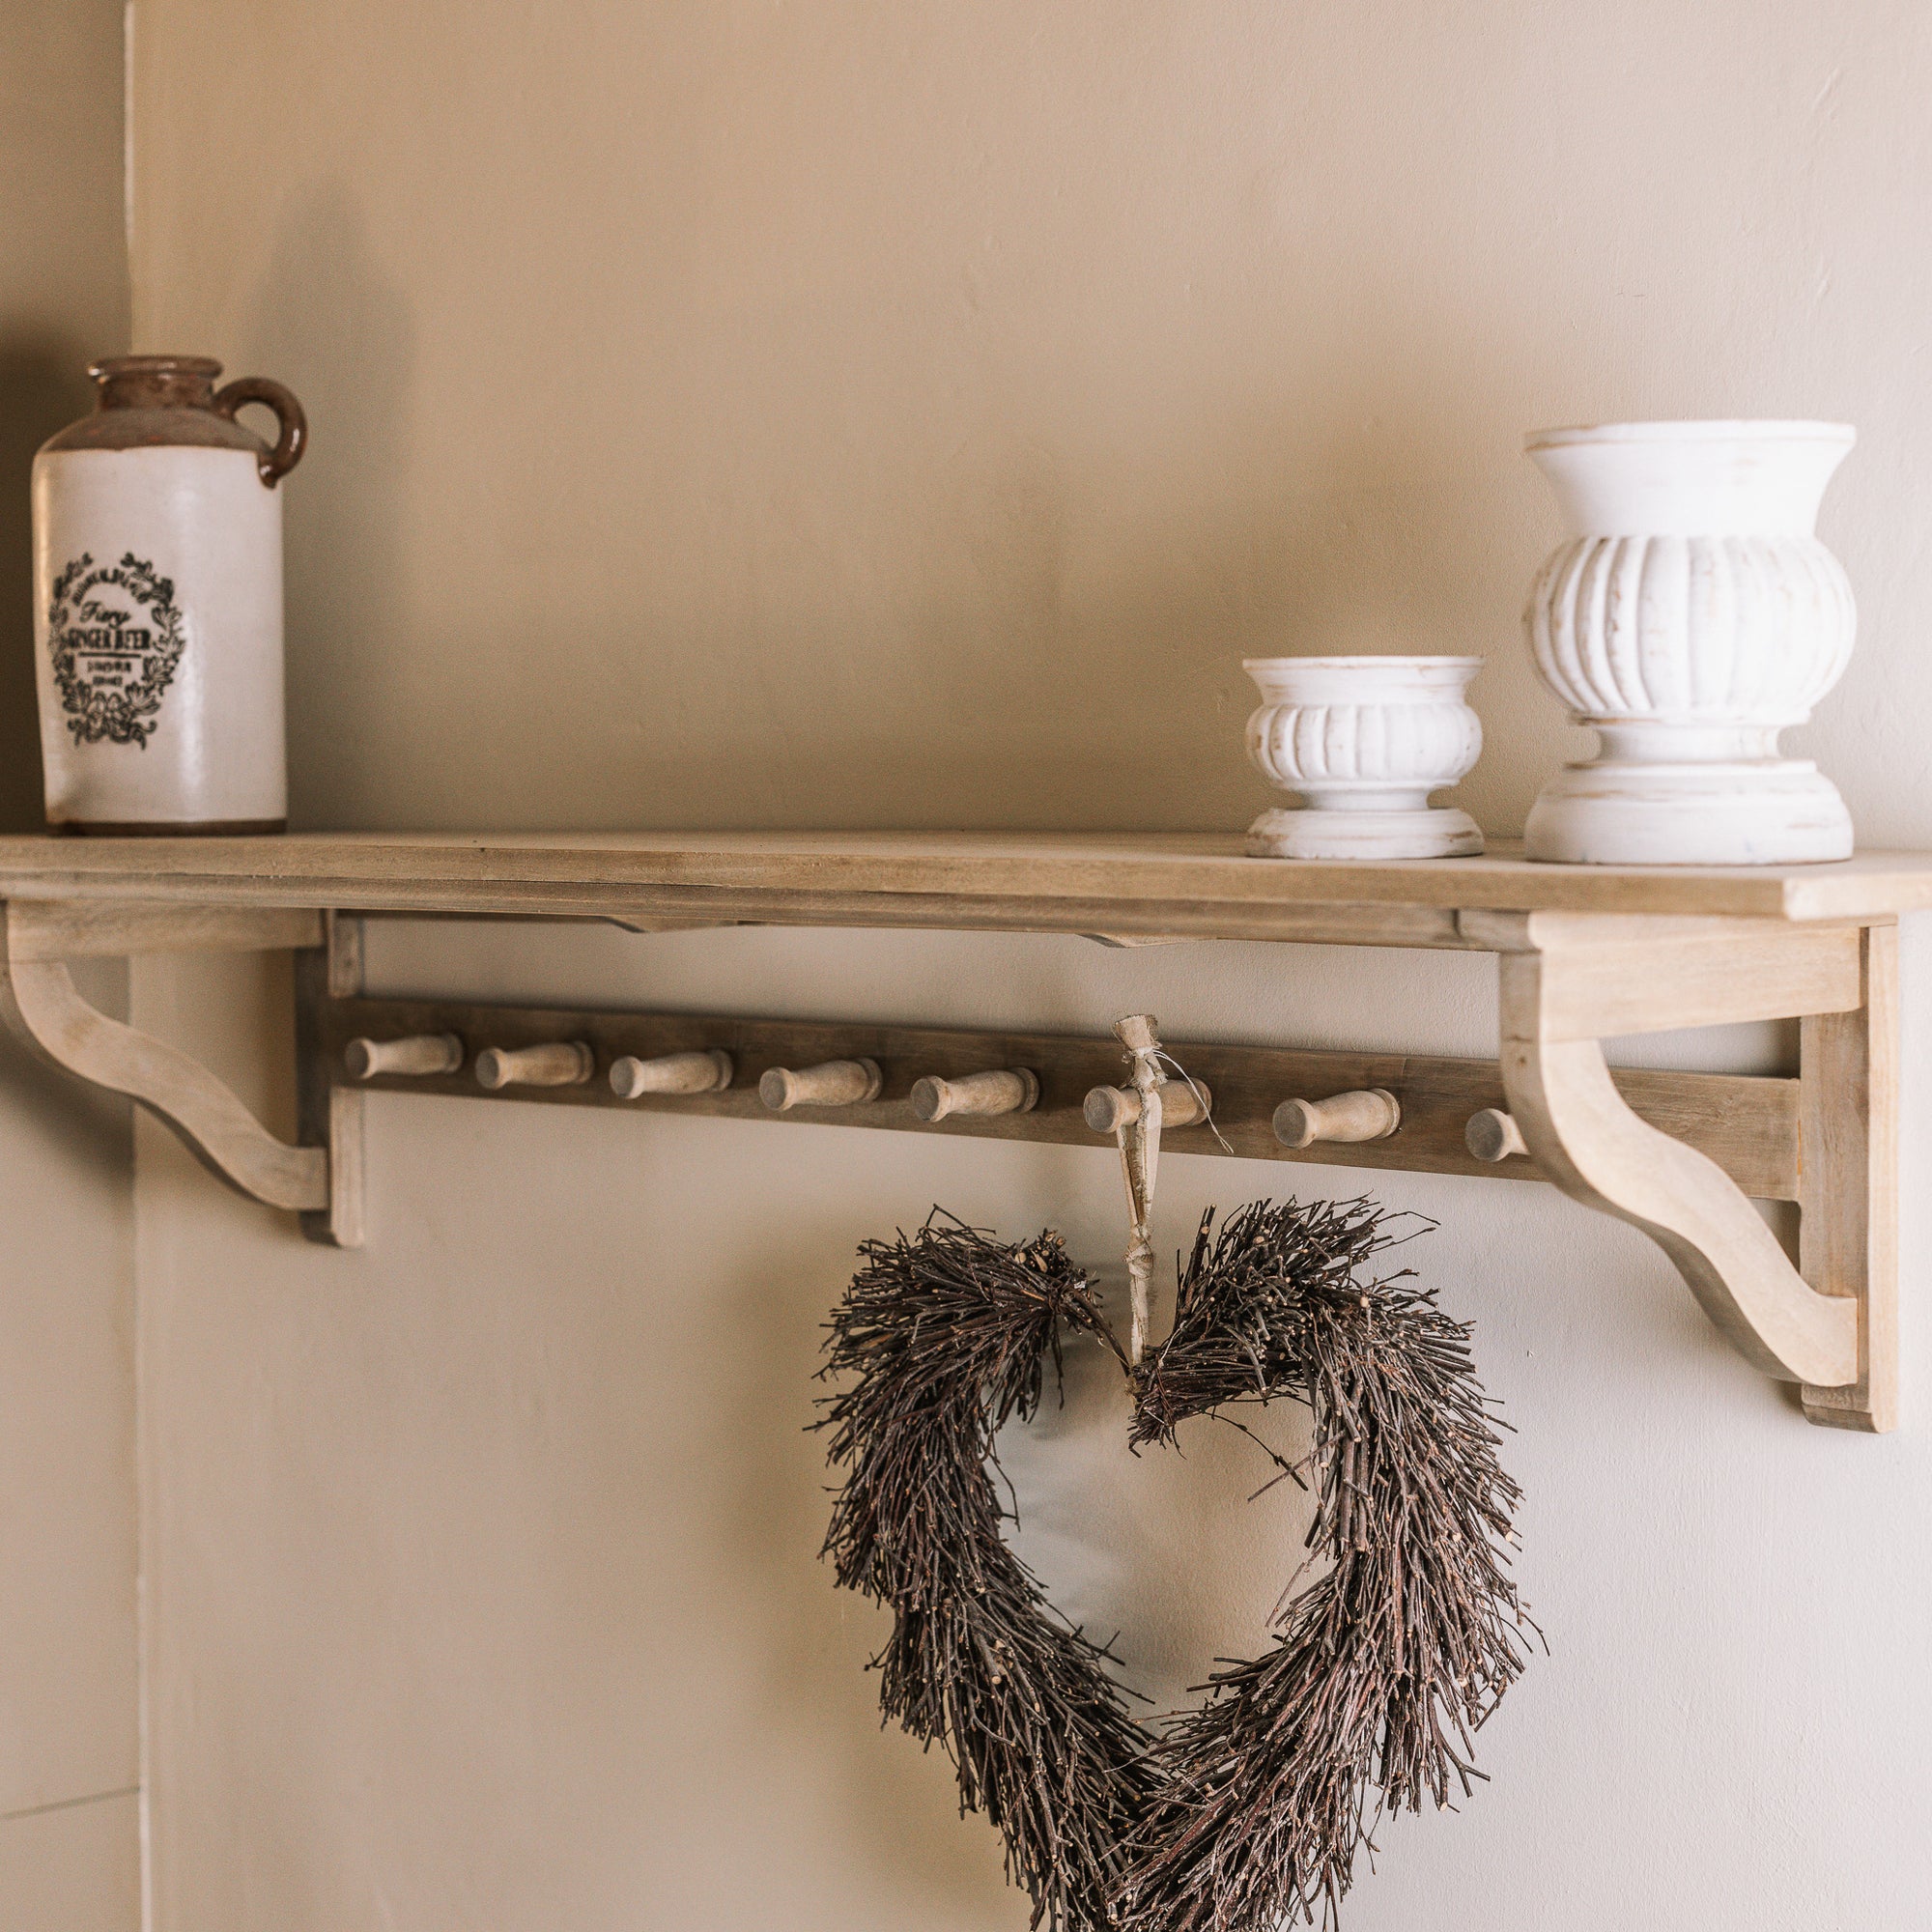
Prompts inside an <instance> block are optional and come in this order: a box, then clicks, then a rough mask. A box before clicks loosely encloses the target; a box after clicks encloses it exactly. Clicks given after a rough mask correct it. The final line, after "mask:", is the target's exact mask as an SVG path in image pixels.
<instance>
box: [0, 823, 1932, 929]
mask: <svg viewBox="0 0 1932 1932" xmlns="http://www.w3.org/2000/svg"><path fill="white" fill-rule="evenodd" d="M0 897H5V898H23V899H24V898H36V899H49V898H89V899H124V900H135V901H146V902H150V903H152V902H156V901H160V902H168V903H173V904H200V905H210V906H238V905H239V906H323V907H336V908H342V909H349V910H359V911H389V912H410V911H420V912H435V913H445V914H447V913H464V912H472V913H475V914H476V915H478V916H491V915H500V914H505V913H526V914H527V913H535V914H542V913H545V912H556V913H559V914H562V913H568V914H570V915H572V916H598V915H600V914H606V913H608V914H610V915H611V916H622V915H625V914H631V915H634V916H638V917H640V918H649V917H652V916H657V917H662V918H664V919H667V920H669V919H673V918H676V917H680V916H682V917H685V918H687V919H689V920H690V921H692V922H693V923H696V921H697V920H698V919H699V918H700V917H701V915H702V914H703V913H705V912H707V911H715V912H716V913H717V914H718V916H719V917H720V919H722V920H729V919H746V920H751V919H756V918H759V917H777V918H781V919H784V920H787V921H788V922H790V923H823V924H838V923H861V924H862V923H868V921H869V922H872V923H893V924H927V925H934V926H969V925H975V924H998V923H1027V922H1028V921H1029V920H1031V919H1034V918H1036V917H1037V918H1039V919H1042V920H1045V921H1047V922H1048V923H1076V924H1077V923H1081V922H1087V923H1090V924H1092V925H1094V928H1095V929H1098V930H1105V929H1107V920H1108V917H1109V915H1110V914H1114V913H1118V914H1119V915H1121V920H1122V930H1140V931H1143V932H1145V931H1152V930H1157V929H1159V928H1160V926H1161V923H1162V920H1163V918H1171V919H1173V920H1174V921H1176V922H1178V923H1182V924H1184V925H1185V926H1186V927H1187V928H1188V929H1191V930H1194V931H1197V932H1205V931H1208V930H1210V929H1211V928H1212V927H1213V926H1214V925H1215V924H1216V923H1222V922H1223V921H1225V922H1226V923H1229V924H1230V925H1231V926H1234V927H1236V928H1239V929H1242V930H1250V929H1257V928H1258V926H1260V925H1265V924H1266V923H1267V922H1268V921H1269V920H1270V919H1275V918H1279V919H1282V920H1284V921H1287V920H1290V919H1293V918H1294V917H1297V916H1306V915H1311V914H1312V915H1318V916H1319V915H1321V913H1323V912H1325V911H1329V910H1334V909H1338V908H1386V909H1409V910H1411V911H1421V912H1425V913H1432V914H1441V913H1445V912H1446V913H1454V912H1456V911H1463V910H1484V911H1509V912H1539V911H1558V912H1600V913H1617V914H1657V915H1673V916H1687V917H1712V916H1726V917H1733V918H1757V919H1775V920H1800V921H1808V920H1872V919H1884V918H1888V917H1890V916H1892V915H1894V914H1898V913H1905V912H1912V911H1916V910H1918V909H1920V908H1926V907H1932V853H1918V852H1869V853H1862V854H1861V855H1860V856H1859V857H1857V858H1855V859H1851V860H1847V861H1845V862H1843V863H1841V864H1833V865H1822V866H1766V867H1687V866H1676V867H1662V866H1654V867H1632V866H1551V865H1541V864H1533V863H1531V862H1529V861H1526V860H1524V859H1523V858H1522V856H1521V854H1520V849H1519V848H1517V847H1515V846H1512V845H1507V844H1500V843H1498V844H1494V845H1492V850H1491V852H1490V853H1488V854H1487V855H1485V856H1484V857H1482V858H1478V859H1436V860H1379V861H1374V862H1359V863H1358V862H1354V861H1346V860H1331V861H1310V860H1286V859H1250V858H1247V857H1245V856H1244V855H1243V853H1242V850H1241V841H1240V838H1239V836H1238V835H1218V834H1200V833H1165V834H1163V833H1118V834H1116V833H933V832H852V833H831V832H822V833H819V832H643V833H554V834H550V833H543V834H538V833H529V834H522V833H502V834H497V833H470V834H466V833H348V834H337V833H296V834H290V835H288V836H285V837H279V838H58V837H52V836H40V837H15V838H0Z"/></svg>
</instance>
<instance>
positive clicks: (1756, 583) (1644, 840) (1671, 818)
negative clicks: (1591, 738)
mask: <svg viewBox="0 0 1932 1932" xmlns="http://www.w3.org/2000/svg"><path fill="white" fill-rule="evenodd" d="M1853 439H1854V432H1853V431H1852V430H1851V429H1850V428H1849V427H1848V426H1846V425H1844V424H1839V423H1808V422H1686V423H1610V424H1605V425H1601V426H1599V427H1597V428H1594V429H1576V430H1546V431H1542V432H1539V433H1537V434H1536V435H1533V436H1531V437H1530V438H1529V439H1528V444H1527V446H1528V450H1529V454H1530V455H1531V457H1532V458H1533V459H1534V460H1535V462H1536V463H1537V465H1538V467H1539V468H1540V469H1542V470H1543V471H1544V473H1545V474H1546V475H1547V476H1548V479H1549V481H1550V484H1551V487H1552V488H1553V490H1554V491H1555V494H1556V497H1557V500H1558V503H1559V505H1560V506H1561V508H1562V510H1563V512H1564V517H1565V521H1566V522H1567V523H1568V524H1569V526H1570V527H1571V530H1572V532H1573V534H1572V536H1571V538H1570V540H1569V541H1568V542H1566V543H1564V544H1561V545H1559V546H1558V547H1557V549H1556V550H1555V551H1553V552H1552V553H1551V554H1550V555H1549V557H1548V559H1547V561H1546V562H1545V564H1544V566H1543V569H1542V571H1541V572H1540V573H1539V574H1538V577H1537V579H1536V582H1535V584H1534V586H1533V588H1532V589H1531V592H1530V597H1529V604H1528V608H1527V610H1526V611H1525V612H1524V627H1525V630H1526V631H1527V634H1528V638H1529V644H1530V649H1531V652H1532V654H1533V656H1534V658H1535V661H1536V668H1537V670H1538V672H1539V673H1540V674H1541V676H1542V678H1543V681H1544V683H1545V684H1546V685H1548V688H1549V689H1550V690H1551V691H1552V692H1553V693H1554V694H1555V695H1556V696H1557V697H1558V698H1560V699H1561V700H1562V702H1563V703H1564V704H1565V705H1567V706H1568V707H1569V710H1570V713H1571V716H1572V717H1573V718H1574V719H1575V720H1576V721H1577V723H1578V724H1579V725H1591V726H1593V727H1594V728H1595V729H1596V731H1597V733H1598V737H1599V740H1600V750H1599V753H1598V755H1597V757H1595V758H1594V759H1592V760H1591V761H1590V762H1588V763H1587V764H1580V765H1569V766H1566V767H1565V768H1564V769H1563V770H1562V771H1561V772H1560V773H1559V774H1558V775H1557V777H1556V778H1555V779H1554V780H1553V781H1551V782H1550V784H1549V785H1548V786H1547V787H1546V788H1545V790H1544V792H1543V795H1542V796H1541V797H1540V798H1539V799H1538V800H1537V802H1536V805H1535V807H1534V809H1533V810H1531V812H1530V815H1529V822H1528V826H1527V828H1526V846H1527V850H1528V854H1529V856H1530V857H1531V858H1532V859H1543V860H1550V861H1555V862H1558V863H1567V864H1582V865H1593V864H1594V865H1774V864H1788V863H1794V862H1801V861H1813V860H1828V859H1842V858H1846V857H1849V856H1850V853H1851V850H1852V825H1851V819H1850V816H1849V814H1848V813H1847V812H1846V810H1845V807H1844V803H1843V801H1842V800H1841V799H1840V798H1839V796H1838V794H1837V791H1836V788H1835V787H1834V786H1833V784H1832V783H1831V781H1829V780H1828V779H1826V778H1825V777H1823V775H1822V774H1820V773H1819V771H1818V770H1817V768H1816V766H1815V765H1813V764H1811V763H1810V762H1809V761H1808V760H1804V759H1795V758H1784V757H1780V756H1779V755H1778V751H1777V735H1778V733H1779V731H1780V730H1782V729H1783V728H1784V727H1785V726H1787V725H1798V724H1803V723H1804V720H1805V719H1806V718H1808V717H1809V716H1810V713H1811V707H1812V706H1813V705H1814V704H1815V703H1816V702H1817V701H1818V699H1819V698H1820V697H1822V696H1824V695H1825V694H1826V692H1828V691H1829V690H1831V688H1832V687H1833V685H1834V684H1835V683H1836V682H1837V681H1838V679H1839V678H1840V677H1841V676H1842V675H1843V674H1844V669H1845V666H1846V664H1847V662H1848V661H1849V660H1850V657H1851V652H1852V644H1853V640H1854V638H1855V636H1856V631H1857V613H1856V610H1855V607H1854V604H1853V600H1852V591H1851V585H1850V583H1849V582H1847V580H1846V578H1845V573H1844V571H1843V569H1842V568H1841V567H1840V565H1839V563H1838V561H1837V559H1836V558H1835V557H1834V556H1833V555H1832V554H1831V552H1830V551H1828V550H1827V549H1826V548H1825V547H1824V545H1823V544H1821V543H1820V542H1819V541H1818V540H1817V538H1816V536H1815V535H1813V533H1812V531H1813V526H1814V524H1815V521H1816V518H1817V512H1818V504H1819V501H1820V499H1821V498H1822V497H1823V495H1824V492H1825V486H1826V484H1827V483H1828V482H1829V481H1830V480H1831V477H1832V473H1833V470H1834V469H1836V468H1837V466H1838V464H1839V463H1840V462H1842V461H1843V459H1844V456H1845V453H1846V451H1847V450H1849V449H1850V448H1851V446H1852V442H1853Z"/></svg>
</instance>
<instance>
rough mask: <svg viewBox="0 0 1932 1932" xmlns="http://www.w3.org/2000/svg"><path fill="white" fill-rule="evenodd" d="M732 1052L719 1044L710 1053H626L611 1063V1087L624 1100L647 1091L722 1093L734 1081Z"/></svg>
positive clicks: (652, 1092) (636, 1097)
mask: <svg viewBox="0 0 1932 1932" xmlns="http://www.w3.org/2000/svg"><path fill="white" fill-rule="evenodd" d="M733 1070H734V1069H733V1067H732V1065H731V1056H730V1055H729V1054H728V1053H720V1052H718V1051H717V1050H716V1049H715V1048H714V1049H713V1050H711V1051H710V1052H707V1053H662V1054H659V1055H658V1056H657V1058H656V1059H654V1060H639V1059H638V1058H637V1056H636V1055H635V1054H629V1053H627V1054H625V1055H624V1056H623V1058H622V1059H621V1060H613V1061H612V1062H611V1093H613V1094H616V1096H617V1097H618V1098H619V1099H620V1100H636V1099H638V1098H639V1096H641V1095H642V1094H718V1093H722V1092H723V1091H724V1090H725V1088H726V1087H728V1086H730V1084H731V1077H732V1073H733Z"/></svg>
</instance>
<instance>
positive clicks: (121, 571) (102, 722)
mask: <svg viewBox="0 0 1932 1932" xmlns="http://www.w3.org/2000/svg"><path fill="white" fill-rule="evenodd" d="M106 584H111V585H113V586H114V587H115V588H116V589H118V590H121V591H124V592H126V594H127V596H128V599H129V601H130V602H131V603H132V604H133V606H134V614H136V615H139V614H141V613H143V612H145V613H146V615H147V617H148V620H149V625H150V626H151V627H152V628H151V629H150V631H149V638H148V640H147V641H146V642H144V643H142V644H140V645H139V646H135V645H131V644H130V645H128V646H127V647H126V650H125V652H124V651H123V649H122V648H121V646H120V639H121V638H122V637H123V636H124V635H128V633H127V630H126V627H127V626H128V617H129V613H128V611H123V610H121V609H120V608H119V607H118V606H116V605H112V604H102V603H100V602H99V601H98V600H97V599H96V597H95V596H94V594H93V593H94V592H95V591H97V590H99V589H100V588H101V587H102V586H103V585H106ZM76 621H77V622H78V623H79V624H81V625H83V626H91V627H93V628H94V629H95V630H96V631H104V632H105V633H106V634H107V635H108V637H109V638H110V639H113V642H112V643H111V644H110V645H109V646H108V647H107V648H108V651H109V653H110V654H111V655H114V656H123V655H125V656H128V657H129V658H133V659H136V660H138V662H139V663H140V666H141V673H140V675H139V676H138V677H133V678H130V679H129V680H128V682H127V683H126V684H124V685H120V686H117V687H115V688H112V689H103V688H102V687H100V686H99V685H96V684H94V683H92V682H90V681H89V680H88V679H87V678H86V677H84V676H83V675H82V674H81V669H80V665H79V658H80V656H81V654H82V652H83V650H87V649H91V648H93V647H91V646H88V645H87V644H86V643H85V641H84V638H82V637H79V636H77V635H76V633H75V631H74V628H73V626H74V624H75V623H76ZM186 642H187V634H186V632H185V629H184V627H183V624H182V613H181V610H180V607H179V606H178V605H177V604H176V603H175V586H174V580H173V579H172V578H168V577H161V576H158V575H156V570H155V566H154V565H153V564H152V563H150V562H149V561H147V559H146V558H144V557H138V556H136V555H135V554H134V553H133V552H132V551H128V553H127V554H126V555H124V556H123V557H122V559H121V561H120V562H119V563H117V564H104V563H103V564H98V563H96V562H95V560H94V557H93V554H92V553H91V552H87V551H83V552H82V553H81V554H80V555H78V556H77V557H75V558H74V559H73V560H72V561H71V563H69V565H68V566H67V568H66V569H65V570H63V571H62V572H61V574H60V576H59V577H58V578H56V579H55V581H54V587H53V595H52V599H51V601H50V603H49V606H48V609H47V648H48V650H49V652H50V653H51V654H52V658H53V672H54V682H55V684H57V685H58V686H59V687H60V695H61V703H62V705H63V707H64V708H65V709H66V710H67V712H68V714H69V716H68V721H67V728H68V729H69V730H70V731H71V733H72V734H73V738H74V742H75V743H76V744H81V745H93V744H99V742H100V741H101V740H103V739H105V740H106V741H107V742H108V743H110V744H115V745H133V746H136V747H138V748H139V749H140V750H142V751H146V750H147V747H148V739H149V738H150V737H151V736H152V735H153V733H154V730H155V727H156V722H157V714H158V713H159V711H160V708H161V698H162V696H163V694H164V693H165V692H166V691H167V688H168V686H169V685H170V684H171V683H172V682H173V680H174V674H175V667H176V666H177V665H178V664H180V662H181V654H182V650H183V648H184V646H185V644H186Z"/></svg>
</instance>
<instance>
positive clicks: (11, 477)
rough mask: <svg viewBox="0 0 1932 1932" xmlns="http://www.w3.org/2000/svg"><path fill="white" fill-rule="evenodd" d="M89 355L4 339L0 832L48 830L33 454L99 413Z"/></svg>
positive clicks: (61, 341) (21, 335)
mask: <svg viewBox="0 0 1932 1932" xmlns="http://www.w3.org/2000/svg"><path fill="white" fill-rule="evenodd" d="M109 353H112V350H111V347H102V346H101V345H99V344H97V345H95V346H94V348H93V349H92V350H89V349H87V348H85V347H83V346H82V345H80V344H79V343H77V342H73V341H70V340H68V339H67V338H65V337H62V336H57V335H52V334H43V333H36V332H27V331H22V332H10V333H5V334H0V479H4V483H5V487H4V489H0V832H7V833H19V832H43V831H45V830H46V812H45V809H44V803H43V790H42V785H41V731H40V710H39V703H38V700H37V699H36V697H35V695H34V536H33V516H32V509H31V505H30V503H29V500H28V477H29V475H30V473H31V470H32V468H33V461H34V452H35V451H36V450H37V449H39V448H40V446H41V444H42V443H43V442H44V441H46V440H47V438H48V437H50V436H52V435H53V434H54V432H55V431H56V430H60V429H65V428H66V427H67V425H68V424H69V423H71V422H72V421H73V419H74V418H75V417H76V416H83V415H86V414H87V413H88V412H90V411H91V410H92V409H93V407H94V384H92V383H90V382H89V381H88V380H87V364H88V363H89V361H91V360H92V359H93V357H94V356H95V355H105V354H109Z"/></svg>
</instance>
